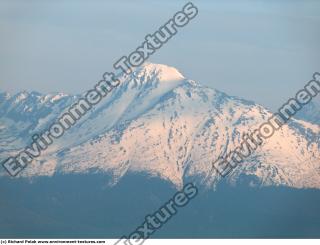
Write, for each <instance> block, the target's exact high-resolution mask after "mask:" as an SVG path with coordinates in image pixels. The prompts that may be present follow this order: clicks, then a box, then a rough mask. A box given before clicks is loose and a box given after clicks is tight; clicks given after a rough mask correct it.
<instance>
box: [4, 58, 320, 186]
mask: <svg viewBox="0 0 320 245" xmlns="http://www.w3.org/2000/svg"><path fill="white" fill-rule="evenodd" d="M119 79H120V81H121V84H120V86H119V87H117V88H116V89H114V90H113V91H112V93H111V94H109V95H108V96H106V98H104V100H103V101H101V102H100V103H99V104H98V105H97V106H96V107H95V108H94V109H93V110H92V111H90V113H88V115H86V116H85V117H84V118H83V119H81V121H79V122H78V123H77V124H76V125H75V126H74V127H73V128H72V129H70V130H68V131H67V133H66V134H65V135H64V136H63V137H61V138H60V139H59V140H56V141H55V143H54V145H51V146H50V147H49V148H48V150H47V151H45V152H44V153H43V154H42V156H41V157H39V158H37V159H36V160H34V162H33V163H32V164H31V165H29V166H28V167H27V168H26V169H25V170H24V171H23V172H22V173H21V174H20V176H25V177H30V176H42V175H47V176H51V175H53V174H59V173H90V172H105V173H109V174H111V175H112V176H113V184H116V183H117V182H118V181H119V180H120V179H121V177H123V176H124V175H126V174H127V173H130V172H135V173H137V172H138V173H144V174H147V175H151V176H158V177H159V178H161V179H164V180H167V181H169V182H171V183H173V184H174V185H176V186H177V187H181V186H182V185H183V183H184V182H185V181H186V180H187V179H192V180H194V181H195V182H197V183H198V184H202V185H204V186H207V187H212V186H214V185H215V183H216V182H217V181H218V180H219V179H220V177H219V176H218V174H217V173H216V172H215V171H213V170H212V162H213V161H214V160H216V159H217V157H218V156H220V155H222V154H223V153H226V152H228V151H231V150H233V149H235V148H236V147H237V146H239V144H240V143H241V140H242V138H241V137H242V135H243V134H244V133H247V132H252V131H253V130H254V129H256V128H257V127H258V126H260V124H261V123H263V122H265V121H266V120H267V119H268V118H269V117H270V116H271V115H272V112H271V111H269V110H268V109H266V108H264V107H263V106H261V105H258V104H256V103H254V102H250V101H247V100H243V99H240V98H237V97H233V96H229V95H227V94H225V93H223V92H220V91H218V90H215V89H212V88H209V87H206V86H203V85H201V84H200V83H198V82H195V81H193V80H189V79H187V78H185V77H184V76H183V75H182V74H181V73H180V72H179V71H177V70H176V69H175V68H172V67H168V66H165V65H158V64H151V63H146V64H144V65H143V66H141V67H140V68H137V69H136V70H135V71H134V72H133V73H132V74H130V75H121V76H120V77H119ZM79 97H80V96H72V95H67V94H62V93H55V94H48V95H42V94H40V93H37V92H31V93H29V92H21V93H18V94H16V95H10V94H8V93H0V115H1V116H0V139H1V140H0V157H1V159H2V160H4V159H5V158H6V157H8V156H12V155H14V154H15V153H17V152H18V151H19V150H21V149H22V148H24V147H25V146H26V145H27V144H29V143H30V142H31V138H30V137H31V135H32V134H34V133H37V132H41V131H42V130H45V129H46V128H47V127H48V126H49V125H50V124H51V123H52V122H53V121H54V119H56V118H57V117H58V116H59V115H61V114H62V112H63V110H64V109H66V108H67V107H68V106H70V105H71V104H72V103H73V102H76V100H77V98H79ZM315 120H317V119H315ZM319 133H320V124H319V122H317V121H314V120H313V121H311V122H306V121H302V120H298V119H292V120H291V122H290V123H289V124H288V125H284V126H283V127H282V129H281V130H279V131H278V132H276V133H275V135H274V136H273V137H271V138H270V139H269V140H268V141H267V142H266V143H264V144H263V145H262V146H261V147H260V148H259V149H258V150H257V151H256V152H255V153H254V154H253V155H252V156H250V157H249V158H247V159H246V160H245V162H244V163H242V164H241V166H239V167H237V168H236V169H235V170H234V171H233V173H232V174H231V175H230V176H228V180H229V181H231V182H233V183H236V182H237V181H239V180H241V178H242V177H243V176H250V177H254V179H255V182H252V184H254V183H257V184H261V185H286V186H292V187H296V188H320V145H319V139H320V134H319ZM2 171H3V170H2ZM2 174H3V172H2Z"/></svg>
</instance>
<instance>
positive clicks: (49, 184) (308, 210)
mask: <svg viewBox="0 0 320 245" xmlns="http://www.w3.org/2000/svg"><path fill="white" fill-rule="evenodd" d="M110 179H111V177H110V176H106V175H102V174H86V175H75V174H72V175H57V176H53V177H39V178H35V179H31V180H30V179H29V180H27V179H19V180H12V179H8V178H1V179H0V195H1V201H0V237H14V238H28V237H30V238H35V237H36V238H41V237H46V238H48V237H51V238H67V237H68V238H90V237H100V238H119V237H120V236H122V235H128V234H130V233H131V232H132V231H133V230H135V228H136V227H137V226H139V225H140V224H141V223H142V222H143V221H144V217H145V216H146V215H147V214H152V213H154V212H156V211H157V210H158V209H159V208H160V207H161V206H162V205H163V204H165V203H166V202H167V201H168V200H169V199H170V198H172V196H173V195H174V193H175V192H176V189H175V188H174V186H173V185H172V184H170V183H169V182H166V181H162V180H161V179H159V178H150V177H147V176H144V175H131V174H129V175H126V176H125V177H124V178H122V179H121V180H120V181H119V183H118V184H117V185H116V186H113V187H110V186H108V185H107V181H108V180H110ZM185 181H188V180H185ZM252 181H258V179H257V178H248V177H244V178H242V182H241V183H238V184H237V185H236V186H233V187H232V186H230V185H228V184H227V185H226V184H225V183H220V184H219V185H218V186H217V189H216V191H214V192H213V191H210V190H204V189H200V192H199V194H198V196H196V197H195V198H194V199H193V200H191V201H190V203H189V204H188V205H187V206H186V207H183V208H180V209H179V210H178V213H177V214H176V215H175V216H173V217H172V218H171V219H170V221H169V222H168V223H166V224H165V225H163V227H161V228H160V229H159V230H157V231H156V233H155V234H154V235H153V236H152V237H153V238H182V237H183V238H225V237H229V238H232V237H233V238H234V237H242V238H243V237H245V238H248V237H250V238H253V237H269V238H270V237H278V238H284V237H285V238H288V237H290V238H293V237H299V238H301V237H309V238H310V237H318V238H319V236H320V207H319V203H320V191H319V190H316V189H307V190H306V189H292V188H287V187H263V188H252V187H248V183H249V182H252Z"/></svg>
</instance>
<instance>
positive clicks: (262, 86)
mask: <svg viewBox="0 0 320 245" xmlns="http://www.w3.org/2000/svg"><path fill="white" fill-rule="evenodd" d="M186 2H187V1H173V0H171V1H169V0H166V1H129V0H127V1H119V0H118V1H78V0H77V1H76V0H73V1H71V0H69V1H67V0H66V1H62V0H58V1H46V0H41V1H40V0H39V1H35V0H33V1H16V0H8V1H4V0H1V1H0V90H5V91H10V92H16V91H19V90H23V89H27V90H37V91H40V92H53V91H64V92H69V93H80V92H83V91H85V90H87V89H89V88H91V87H92V86H93V85H94V84H95V83H96V82H97V81H98V80H99V79H100V77H101V75H102V73H103V72H105V71H113V69H112V64H113V62H114V61H116V60H117V59H118V58H120V57H121V56H122V55H126V54H129V52H131V51H133V50H134V49H135V48H136V47H137V46H138V45H140V44H141V43H142V42H143V40H144V37H145V35H146V34H148V33H153V32H155V31H156V30H157V28H158V27H160V26H161V25H162V24H164V23H165V22H166V21H167V20H168V19H169V18H171V17H172V16H173V14H174V13H175V12H176V11H178V10H180V9H181V8H182V6H183V5H184V4H185V3H186ZM193 2H194V4H195V5H196V6H197V7H198V8H199V15H198V16H197V17H196V18H195V19H194V20H192V21H191V22H190V24H188V25H187V26H186V27H184V28H182V29H181V30H180V31H179V33H178V34H177V35H176V36H175V37H174V38H173V39H172V40H170V41H169V42H168V43H167V44H166V45H165V46H163V47H162V48H161V49H160V50H158V51H157V53H156V54H155V55H154V56H152V57H151V59H150V60H149V61H151V62H155V63H162V64H167V65H170V66H174V67H176V68H178V69H179V70H180V71H181V72H182V73H183V74H184V75H185V76H187V77H188V78H191V79H193V80H197V81H199V82H201V83H203V84H206V85H208V86H210V87H213V88H217V89H219V90H222V91H224V92H226V93H228V94H230V95H237V96H240V97H243V98H246V99H250V100H254V101H256V102H258V103H261V104H263V105H265V106H268V107H269V108H272V109H276V108H277V107H279V106H280V105H281V104H282V103H283V102H285V101H286V100H287V99H288V97H291V96H292V95H294V94H295V92H296V91H297V90H299V89H300V88H301V87H302V86H303V85H304V84H305V83H306V81H307V80H309V79H310V78H311V76H312V73H313V72H315V71H320V61H319V54H320V46H319V45H320V28H319V27H320V1H316V0H314V1H303V0H301V1H297V0H290V1H289V0H288V1H272V0H271V1H270V0H265V1H258V0H246V1H239V0H238V1H209V0H208V1H204V0H203V1H193Z"/></svg>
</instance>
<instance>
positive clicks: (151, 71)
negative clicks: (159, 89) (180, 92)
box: [133, 62, 185, 82]
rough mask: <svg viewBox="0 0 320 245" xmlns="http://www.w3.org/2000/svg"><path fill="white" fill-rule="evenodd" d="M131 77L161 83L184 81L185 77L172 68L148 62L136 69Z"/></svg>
mask: <svg viewBox="0 0 320 245" xmlns="http://www.w3.org/2000/svg"><path fill="white" fill-rule="evenodd" d="M133 76H134V77H136V78H141V77H144V78H148V79H147V80H149V79H151V80H153V79H154V78H157V79H158V80H159V81H162V82H170V81H180V80H183V79H185V77H184V76H183V75H182V74H181V73H180V72H179V71H178V70H177V69H176V68H174V67H170V66H167V65H162V64H154V63H150V62H145V63H144V64H143V65H142V66H140V67H137V68H136V69H135V70H134V72H133Z"/></svg>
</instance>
